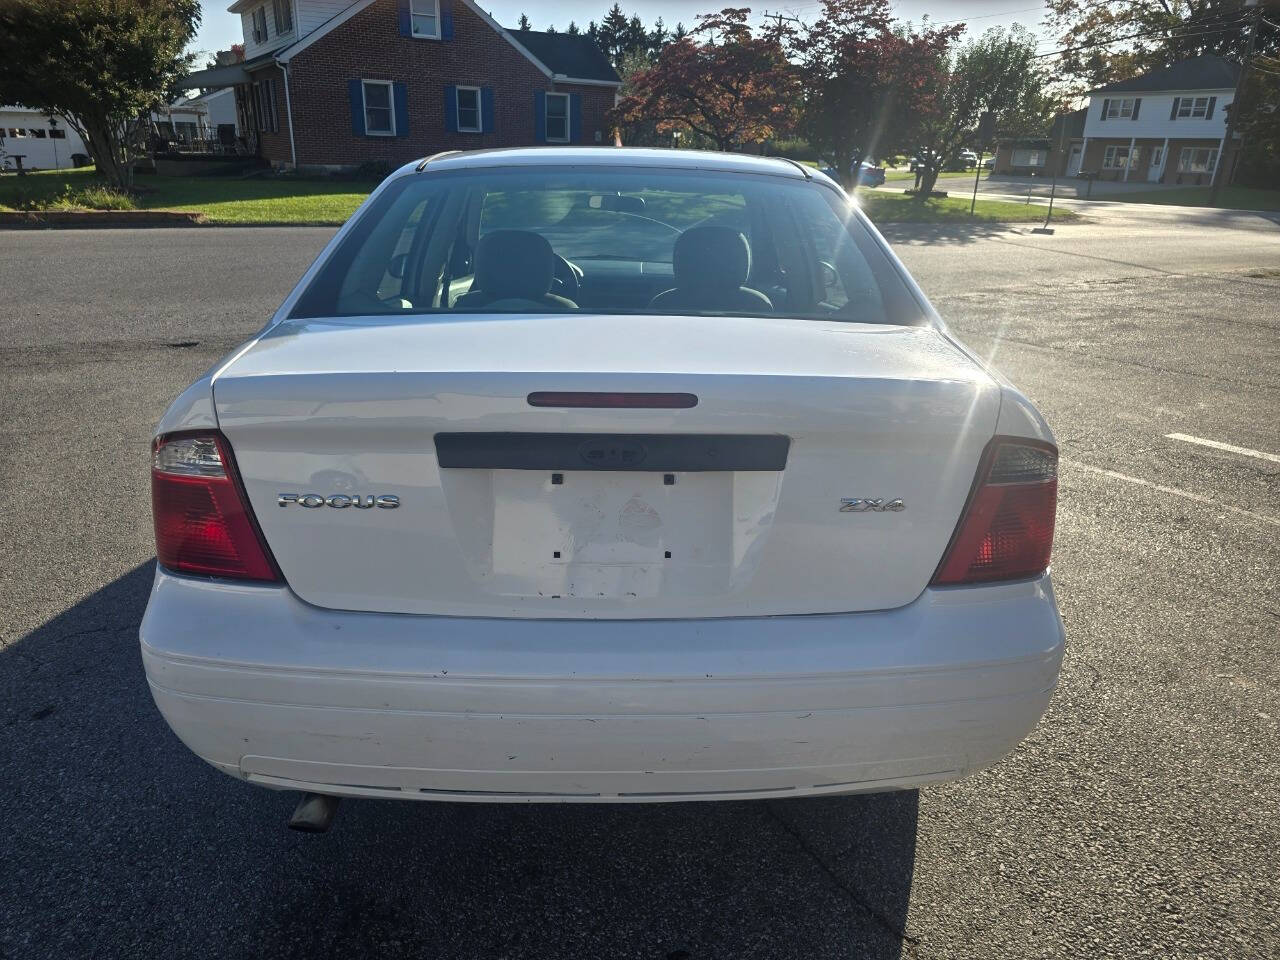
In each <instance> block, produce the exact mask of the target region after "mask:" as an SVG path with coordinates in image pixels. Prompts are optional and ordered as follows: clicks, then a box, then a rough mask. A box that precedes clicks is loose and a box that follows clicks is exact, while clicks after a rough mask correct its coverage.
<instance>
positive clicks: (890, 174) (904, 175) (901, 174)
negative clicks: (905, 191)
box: [884, 170, 916, 180]
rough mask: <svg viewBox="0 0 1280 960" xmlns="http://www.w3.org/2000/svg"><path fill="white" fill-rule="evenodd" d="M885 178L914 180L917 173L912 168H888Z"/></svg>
mask: <svg viewBox="0 0 1280 960" xmlns="http://www.w3.org/2000/svg"><path fill="white" fill-rule="evenodd" d="M884 178H885V180H914V179H915V178H916V175H915V174H914V173H912V172H911V171H910V170H886V171H885V172H884Z"/></svg>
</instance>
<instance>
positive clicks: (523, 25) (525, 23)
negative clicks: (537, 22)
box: [516, 13, 533, 30]
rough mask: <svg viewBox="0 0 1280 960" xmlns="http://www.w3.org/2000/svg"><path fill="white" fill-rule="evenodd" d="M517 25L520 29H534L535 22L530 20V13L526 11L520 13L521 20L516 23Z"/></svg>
mask: <svg viewBox="0 0 1280 960" xmlns="http://www.w3.org/2000/svg"><path fill="white" fill-rule="evenodd" d="M516 26H517V28H518V29H520V30H532V29H533V24H532V23H530V22H529V15H528V14H525V13H522V14H520V20H519V22H518V23H517V24H516Z"/></svg>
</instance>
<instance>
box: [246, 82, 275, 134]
mask: <svg viewBox="0 0 1280 960" xmlns="http://www.w3.org/2000/svg"><path fill="white" fill-rule="evenodd" d="M253 109H254V112H255V113H256V114H257V115H258V129H259V130H262V131H263V132H266V131H270V132H272V133H276V132H278V131H279V130H280V118H279V116H278V115H277V114H276V82H275V80H274V79H273V78H269V79H266V80H259V81H258V82H257V83H255V84H254V85H253Z"/></svg>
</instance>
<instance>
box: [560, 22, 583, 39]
mask: <svg viewBox="0 0 1280 960" xmlns="http://www.w3.org/2000/svg"><path fill="white" fill-rule="evenodd" d="M564 32H565V33H567V34H569V36H571V37H576V36H577V35H578V34H580V33H582V28H580V27H579V26H578V25H577V24H576V23H574V22H573V21H572V20H570V21H569V26H567V27H565V31H564Z"/></svg>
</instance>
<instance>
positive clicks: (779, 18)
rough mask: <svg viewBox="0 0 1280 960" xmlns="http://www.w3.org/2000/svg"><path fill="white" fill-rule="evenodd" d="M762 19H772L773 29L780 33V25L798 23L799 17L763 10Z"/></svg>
mask: <svg viewBox="0 0 1280 960" xmlns="http://www.w3.org/2000/svg"><path fill="white" fill-rule="evenodd" d="M763 19H765V20H772V21H773V29H774V30H775V31H776V32H777V33H782V25H783V24H784V23H799V22H800V18H799V17H784V16H783V15H782V14H780V13H770V12H769V11H768V10H766V11H765V12H764V15H763Z"/></svg>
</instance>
